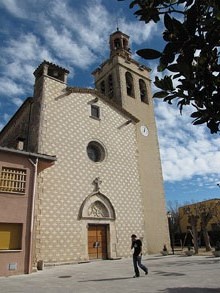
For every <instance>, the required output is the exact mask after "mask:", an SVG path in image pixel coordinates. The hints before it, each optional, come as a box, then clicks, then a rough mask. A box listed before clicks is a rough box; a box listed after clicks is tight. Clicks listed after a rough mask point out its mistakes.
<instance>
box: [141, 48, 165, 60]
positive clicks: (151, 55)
mask: <svg viewBox="0 0 220 293" xmlns="http://www.w3.org/2000/svg"><path fill="white" fill-rule="evenodd" d="M136 53H137V54H138V55H139V56H140V57H142V58H144V59H157V58H160V57H161V56H162V53H161V52H159V51H157V50H154V49H141V50H138V51H137V52H136Z"/></svg>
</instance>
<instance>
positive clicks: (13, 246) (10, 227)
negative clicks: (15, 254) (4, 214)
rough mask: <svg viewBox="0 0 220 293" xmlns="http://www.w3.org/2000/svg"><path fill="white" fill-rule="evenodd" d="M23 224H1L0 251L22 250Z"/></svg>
mask: <svg viewBox="0 0 220 293" xmlns="http://www.w3.org/2000/svg"><path fill="white" fill-rule="evenodd" d="M21 242H22V224H17V223H16V224H15V223H0V250H21Z"/></svg>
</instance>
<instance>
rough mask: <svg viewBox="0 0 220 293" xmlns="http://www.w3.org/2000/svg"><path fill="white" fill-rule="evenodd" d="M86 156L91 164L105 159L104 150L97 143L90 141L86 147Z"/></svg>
mask: <svg viewBox="0 0 220 293" xmlns="http://www.w3.org/2000/svg"><path fill="white" fill-rule="evenodd" d="M87 155H88V157H89V158H90V160H92V161H93V162H101V161H103V160H104V158H105V149H104V147H103V146H102V145H101V144H100V143H98V142H97V141H91V142H90V143H89V144H88V146H87Z"/></svg>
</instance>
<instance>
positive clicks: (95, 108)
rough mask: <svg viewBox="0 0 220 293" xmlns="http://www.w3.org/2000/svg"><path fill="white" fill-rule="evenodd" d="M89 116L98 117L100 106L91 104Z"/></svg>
mask: <svg viewBox="0 0 220 293" xmlns="http://www.w3.org/2000/svg"><path fill="white" fill-rule="evenodd" d="M91 117H93V118H96V119H100V108H99V106H96V105H91Z"/></svg>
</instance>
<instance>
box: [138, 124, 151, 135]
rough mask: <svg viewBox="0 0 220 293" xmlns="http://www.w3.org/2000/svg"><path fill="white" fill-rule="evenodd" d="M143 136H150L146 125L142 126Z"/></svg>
mask: <svg viewBox="0 0 220 293" xmlns="http://www.w3.org/2000/svg"><path fill="white" fill-rule="evenodd" d="M140 129H141V134H142V135H143V136H148V134H149V131H148V129H147V126H145V125H141V128H140Z"/></svg>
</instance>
